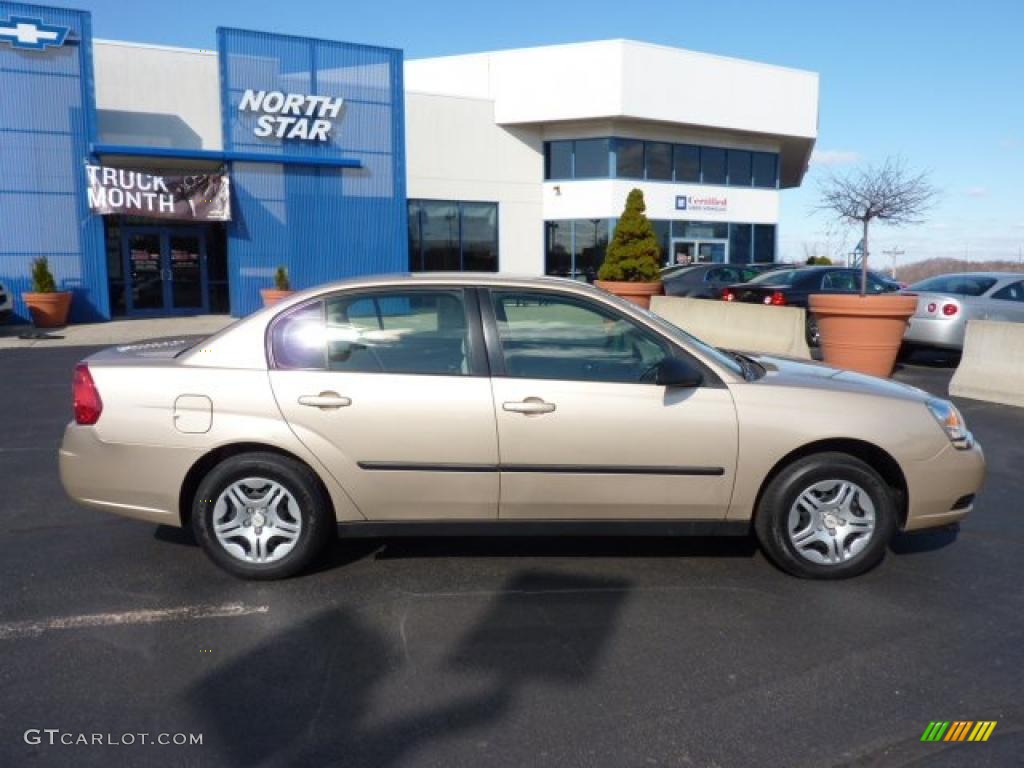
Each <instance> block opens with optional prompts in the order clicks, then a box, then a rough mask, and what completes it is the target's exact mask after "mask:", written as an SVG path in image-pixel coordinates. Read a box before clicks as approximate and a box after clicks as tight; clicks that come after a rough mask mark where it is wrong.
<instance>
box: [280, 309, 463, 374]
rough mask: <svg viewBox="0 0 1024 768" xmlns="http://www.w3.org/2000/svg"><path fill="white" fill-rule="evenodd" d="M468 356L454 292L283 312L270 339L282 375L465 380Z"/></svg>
mask: <svg viewBox="0 0 1024 768" xmlns="http://www.w3.org/2000/svg"><path fill="white" fill-rule="evenodd" d="M468 348H469V339H468V332H467V323H466V310H465V303H464V300H463V294H462V291H458V290H452V291H420V290H416V291H380V292H373V293H363V294H352V295H339V296H334V297H331V298H329V299H326V300H325V301H317V302H314V303H312V304H309V305H306V306H303V307H300V308H299V309H296V310H293V311H291V312H290V313H289V314H287V315H284V316H283V317H281V318H279V319H278V320H276V321H275V323H274V325H273V328H272V331H271V349H272V354H273V359H274V365H275V367H277V368H283V369H304V370H329V371H344V372H346V373H393V374H430V375H444V376H466V375H468V374H469V363H468Z"/></svg>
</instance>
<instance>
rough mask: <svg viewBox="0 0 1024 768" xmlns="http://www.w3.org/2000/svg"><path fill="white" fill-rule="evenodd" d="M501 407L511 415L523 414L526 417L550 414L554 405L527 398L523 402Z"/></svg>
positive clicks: (534, 398)
mask: <svg viewBox="0 0 1024 768" xmlns="http://www.w3.org/2000/svg"><path fill="white" fill-rule="evenodd" d="M501 407H502V409H503V410H506V411H511V412H512V413H525V414H527V415H529V414H534V413H551V412H552V411H554V410H555V404H554V403H545V402H544V401H543V400H541V399H540V398H539V397H528V398H526V399H525V400H520V401H519V402H510V403H502V404H501Z"/></svg>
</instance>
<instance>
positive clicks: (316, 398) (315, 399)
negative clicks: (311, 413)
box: [299, 392, 352, 409]
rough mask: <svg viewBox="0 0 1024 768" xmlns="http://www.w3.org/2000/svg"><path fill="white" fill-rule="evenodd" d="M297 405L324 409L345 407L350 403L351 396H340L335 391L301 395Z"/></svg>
mask: <svg viewBox="0 0 1024 768" xmlns="http://www.w3.org/2000/svg"><path fill="white" fill-rule="evenodd" d="M299 405H308V406H310V407H311V408H324V409H333V408H347V407H348V406H350V405H352V398H351V397H342V396H341V395H339V394H338V393H337V392H321V393H320V394H319V395H301V396H300V397H299Z"/></svg>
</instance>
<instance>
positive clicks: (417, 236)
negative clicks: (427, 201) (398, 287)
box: [409, 200, 424, 272]
mask: <svg viewBox="0 0 1024 768" xmlns="http://www.w3.org/2000/svg"><path fill="white" fill-rule="evenodd" d="M423 269H424V268H423V232H422V231H421V228H420V203H419V201H418V200H410V201H409V271H410V272H422V271H423Z"/></svg>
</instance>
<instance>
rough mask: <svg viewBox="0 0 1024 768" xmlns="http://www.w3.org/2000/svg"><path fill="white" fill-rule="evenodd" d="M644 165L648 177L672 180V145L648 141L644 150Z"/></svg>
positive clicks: (658, 179)
mask: <svg viewBox="0 0 1024 768" xmlns="http://www.w3.org/2000/svg"><path fill="white" fill-rule="evenodd" d="M644 166H645V171H646V175H647V178H648V179H655V180H657V181H671V180H672V145H671V144H666V143H664V142H660V141H649V142H647V146H646V148H645V150H644Z"/></svg>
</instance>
